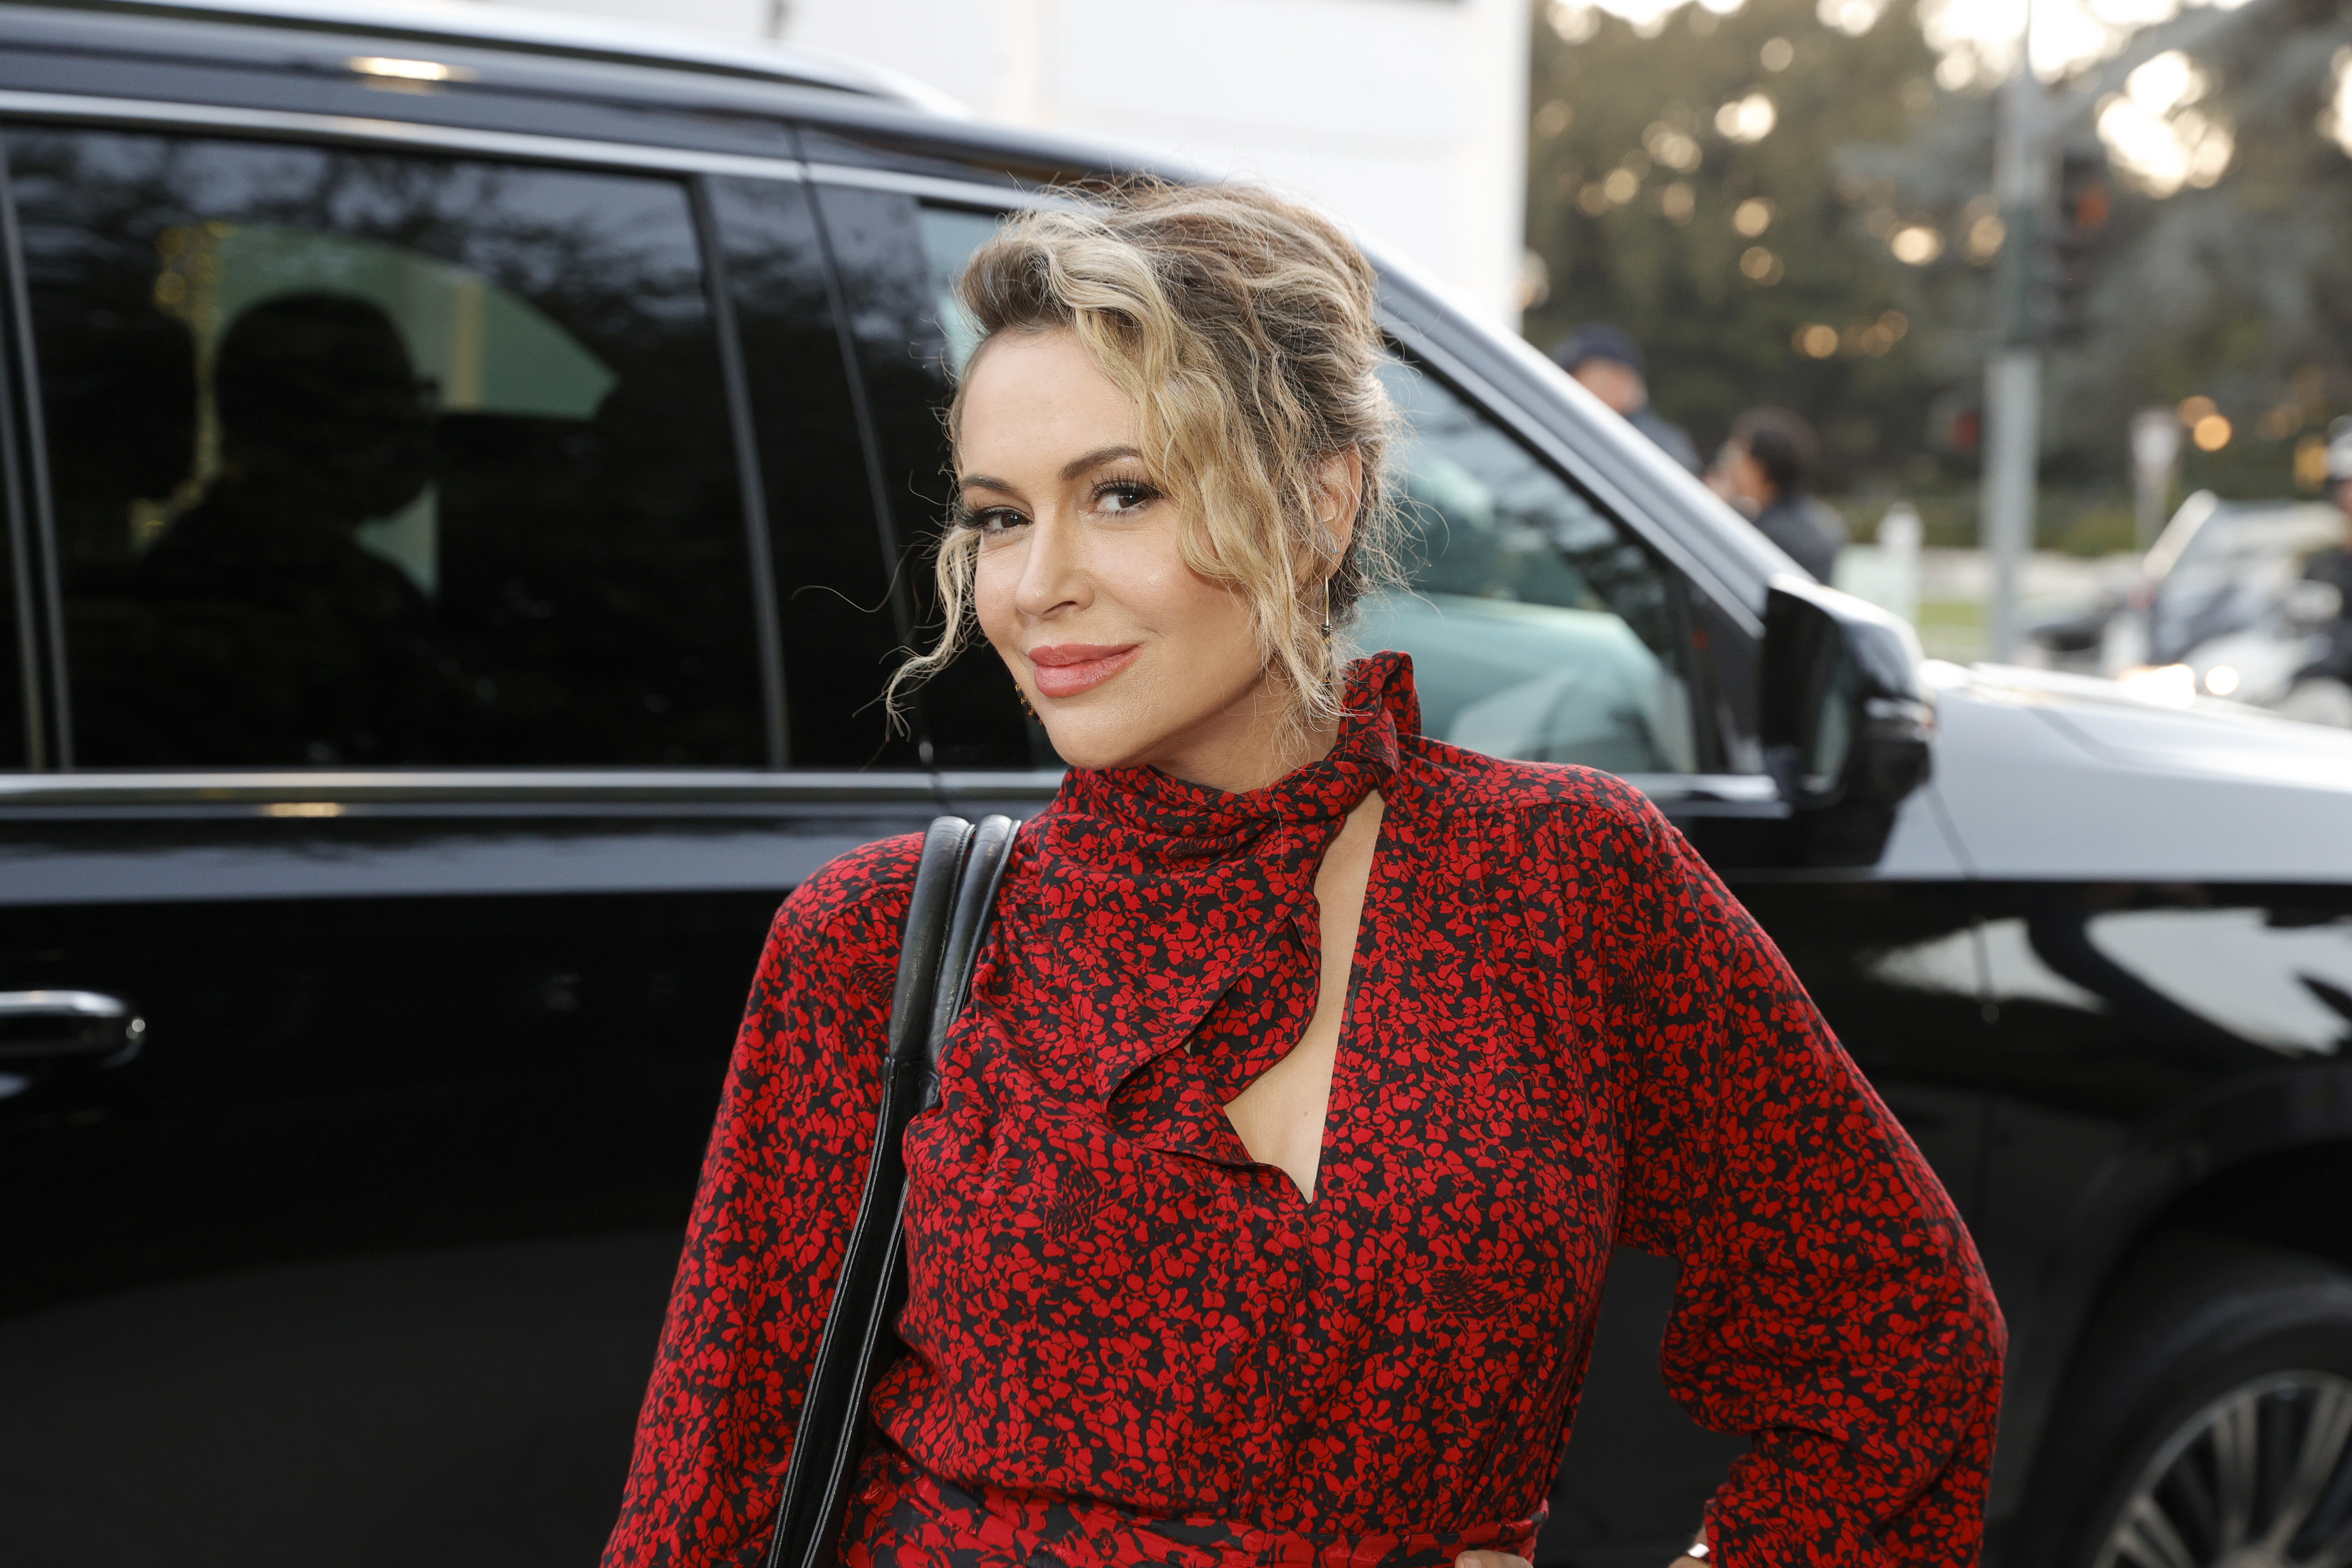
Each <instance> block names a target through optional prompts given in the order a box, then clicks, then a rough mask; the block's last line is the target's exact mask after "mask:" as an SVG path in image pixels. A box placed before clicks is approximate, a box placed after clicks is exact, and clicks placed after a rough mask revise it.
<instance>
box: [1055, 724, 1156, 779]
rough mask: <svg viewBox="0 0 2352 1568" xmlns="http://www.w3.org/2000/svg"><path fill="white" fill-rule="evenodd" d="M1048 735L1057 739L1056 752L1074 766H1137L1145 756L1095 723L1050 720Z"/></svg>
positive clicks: (1056, 754)
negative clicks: (1096, 726) (1055, 721)
mask: <svg viewBox="0 0 2352 1568" xmlns="http://www.w3.org/2000/svg"><path fill="white" fill-rule="evenodd" d="M1045 738H1046V739H1047V740H1049V741H1051V742H1053V743H1054V754H1055V756H1057V757H1059V758H1061V759H1062V761H1064V762H1066V763H1068V764H1069V765H1070V766H1072V767H1074V768H1128V767H1134V766H1136V765H1138V763H1139V761H1140V758H1141V755H1142V753H1141V752H1139V751H1138V750H1137V749H1136V748H1135V747H1134V746H1133V745H1132V744H1121V743H1120V742H1121V737H1119V736H1117V735H1106V734H1103V733H1102V732H1101V731H1098V730H1097V729H1096V728H1095V726H1093V725H1091V724H1076V723H1068V722H1065V723H1061V724H1055V723H1053V722H1051V721H1048V722H1047V723H1046V725H1045Z"/></svg>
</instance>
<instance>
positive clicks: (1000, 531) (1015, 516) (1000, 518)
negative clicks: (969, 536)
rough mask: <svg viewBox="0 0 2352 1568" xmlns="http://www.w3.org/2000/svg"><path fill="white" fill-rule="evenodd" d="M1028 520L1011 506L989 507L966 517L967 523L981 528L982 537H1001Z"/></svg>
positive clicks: (978, 528)
mask: <svg viewBox="0 0 2352 1568" xmlns="http://www.w3.org/2000/svg"><path fill="white" fill-rule="evenodd" d="M965 521H966V523H967V525H968V526H970V527H972V528H975V529H977V530H979V531H980V536H981V537H982V539H1001V538H1003V536H1004V535H1005V534H1007V533H1010V532H1011V531H1013V530H1014V529H1016V528H1019V527H1020V526H1021V525H1022V524H1024V523H1025V522H1027V521H1029V520H1028V519H1027V518H1025V517H1024V516H1022V515H1021V514H1020V513H1019V512H1017V511H1014V510H1013V509H1012V508H1011V507H1009V506H992V507H989V508H988V509H986V510H982V511H975V512H971V513H970V514H968V515H967V516H966V518H965Z"/></svg>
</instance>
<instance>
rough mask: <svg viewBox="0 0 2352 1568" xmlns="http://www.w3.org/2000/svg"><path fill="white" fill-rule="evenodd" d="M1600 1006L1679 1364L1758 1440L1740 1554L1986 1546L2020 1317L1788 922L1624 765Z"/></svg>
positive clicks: (1728, 1427) (1722, 1544)
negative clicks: (1745, 900) (1758, 907)
mask: <svg viewBox="0 0 2352 1568" xmlns="http://www.w3.org/2000/svg"><path fill="white" fill-rule="evenodd" d="M1615 794H1616V799H1615V801H1614V805H1613V809H1612V811H1611V812H1610V815H1611V816H1613V817H1614V819H1615V820H1614V821H1613V823H1612V824H1611V826H1608V827H1607V828H1605V829H1603V830H1601V831H1600V832H1598V833H1596V834H1591V835H1589V836H1587V837H1585V841H1584V843H1585V847H1584V849H1583V851H1582V854H1581V857H1580V858H1581V861H1582V867H1581V872H1580V876H1581V879H1583V880H1585V881H1586V883H1587V885H1588V886H1589V887H1591V888H1592V889H1607V891H1606V892H1605V893H1604V894H1603V897H1604V898H1605V899H1606V900H1607V901H1608V904H1609V908H1608V910H1607V912H1606V914H1605V915H1604V916H1603V918H1602V919H1601V921H1599V922H1598V925H1597V929H1596V930H1595V931H1594V935H1595V937H1596V939H1597V942H1596V946H1597V948H1598V949H1599V951H1598V953H1597V955H1596V960H1597V963H1598V965H1599V969H1600V973H1598V974H1597V975H1596V976H1595V978H1596V980H1597V981H1598V984H1597V985H1596V986H1595V987H1594V988H1593V989H1594V991H1595V993H1596V994H1595V995H1594V996H1593V1000H1592V1005H1593V1006H1595V1007H1596V1008H1598V1009H1599V1010H1600V1012H1601V1015H1602V1016H1601V1017H1600V1018H1599V1019H1597V1020H1595V1022H1596V1024H1597V1026H1599V1027H1600V1028H1601V1029H1602V1030H1603V1031H1605V1035H1606V1037H1608V1038H1610V1039H1612V1040H1613V1041H1615V1042H1618V1044H1619V1047H1620V1048H1621V1049H1622V1051H1623V1053H1624V1054H1623V1057H1622V1066H1621V1074H1620V1086H1619V1097H1620V1110H1619V1114H1620V1116H1621V1118H1622V1126H1623V1137H1624V1143H1625V1151H1626V1152H1625V1167H1624V1175H1623V1186H1622V1194H1621V1199H1620V1211H1619V1213H1620V1217H1619V1229H1618V1238H1619V1240H1620V1241H1622V1242H1623V1243H1624V1244H1626V1245H1628V1246H1632V1247H1639V1248H1641V1249H1643V1250H1645V1251H1650V1252H1655V1253H1659V1254H1663V1255H1665V1256H1668V1257H1672V1258H1677V1259H1679V1260H1680V1261H1681V1263H1682V1265H1683V1269H1682V1277H1681V1284H1680V1288H1679V1289H1678V1291H1677V1294H1676V1299H1675V1310H1674V1314H1673V1316H1672V1318H1671V1319H1670V1321H1669V1322H1668V1325H1667V1328H1666V1333H1665V1340H1664V1348H1663V1351H1662V1353H1661V1367H1662V1370H1663V1371H1664V1374H1665V1378H1666V1382H1667V1384H1668V1386H1669V1388H1670V1389H1671V1391H1672V1392H1673V1394H1674V1395H1675V1398H1676V1399H1677V1400H1679V1401H1680V1402H1681V1403H1682V1404H1683V1405H1684V1406H1685V1408H1687V1409H1688V1410H1689V1411H1690V1412H1691V1414H1692V1415H1693V1416H1694V1417H1695V1418H1696V1419H1697V1420H1698V1421H1699V1422H1701V1423H1702V1424H1704V1425H1706V1426H1711V1427H1714V1428H1716V1429H1717V1430H1720V1431H1726V1432H1736V1433H1746V1434H1748V1435H1750V1436H1752V1438H1753V1440H1754V1447H1753V1448H1752V1449H1751V1451H1750V1452H1749V1453H1748V1454H1747V1455H1745V1456H1743V1457H1742V1458H1740V1459H1739V1460H1738V1462H1737V1463H1736V1464H1735V1465H1734V1466H1733V1467H1732V1470H1731V1474H1730V1476H1729V1479H1727V1481H1726V1482H1725V1483H1724V1485H1723V1487H1722V1489H1720V1490H1719V1491H1718V1492H1717V1495H1716V1500H1715V1505H1714V1509H1713V1512H1712V1525H1711V1529H1712V1533H1713V1537H1714V1542H1715V1546H1716V1551H1717V1561H1719V1562H1721V1563H1725V1564H1727V1568H1761V1565H1764V1564H1773V1565H1775V1568H1778V1565H1781V1564H1799V1563H1802V1564H1831V1563H1836V1564H1841V1565H1850V1564H1856V1563H1918V1564H1930V1563H1932V1564H1939V1565H1941V1564H1952V1565H1960V1564H1968V1563H1974V1562H1975V1561H1976V1558H1977V1554H1978V1546H1979V1540H1980V1537H1981V1533H1982V1513H1983V1502H1984V1489H1985V1483H1986V1474H1987V1470H1988V1468H1989V1467H1990V1463H1991V1458H1992V1441H1993V1429H1994V1420H1995V1415H1996V1412H1997V1409H1998V1406H1999V1400H2000V1359H2001V1354H2002V1350H2003V1342H2004V1330H2003V1327H2002V1324H2001V1321H2000V1310H1999V1309H1998V1308H1997V1307H1996V1306H1995V1304H1994V1302H1993V1299H1992V1294H1991V1290H1990V1287H1989V1286H1988V1285H1987V1283H1986V1280H1985V1277H1984V1271H1983V1268H1982V1266H1981V1264H1980V1263H1979V1261H1978V1258H1977V1255H1976V1248H1975V1246H1974V1244H1973V1243H1972V1242H1971V1241H1970V1240H1969V1235H1968V1231H1967V1229H1966V1228H1965V1227H1964V1226H1962V1224H1961V1222H1960V1219H1959V1216H1958V1214H1957V1213H1956V1212H1955V1211H1954V1210H1953V1207H1952V1205H1951V1201H1950V1199H1949V1198H1948V1196H1947V1195H1946V1194H1945V1192H1944V1190H1943V1187H1942V1186H1941V1184H1938V1183H1937V1180H1936V1178H1935V1176H1934V1175H1933V1174H1932V1173H1930V1172H1929V1171H1928V1169H1927V1164H1926V1163H1925V1162H1924V1161H1923V1160H1922V1159H1921V1158H1920V1156H1919V1153H1918V1151H1917V1150H1916V1148H1915V1147H1914V1146H1913V1144H1912V1142H1911V1140H1910V1138H1909V1137H1908V1136H1907V1135H1906V1133H1905V1132H1904V1131H1903V1130H1902V1128H1901V1126H1900V1125H1899V1124H1898V1123H1897V1122H1896V1121H1895V1119H1894V1118H1893V1116H1892V1115H1890V1114H1889V1113H1888V1111H1887V1110H1886V1108H1885V1105H1884V1104H1882V1103H1881V1102H1880V1100H1879V1099H1878V1097H1877V1095H1876V1094H1875V1093H1874V1092H1873V1091H1872V1089H1871V1088H1870V1086H1869V1084H1868V1083H1867V1082H1866V1081H1865V1080H1864V1079H1863V1077H1862V1075H1861V1074H1860V1072H1859V1071H1858V1070H1857V1069H1856V1068H1854V1066H1853V1062H1852V1061H1851V1060H1850V1059H1849V1058H1847V1056H1846V1054H1845V1052H1844V1051H1843V1049H1842V1048H1841V1047H1839V1045H1838V1043H1837V1041H1836V1039H1835V1038H1834V1037H1832V1035H1831V1033H1830V1030H1829V1027H1828V1026H1827V1025H1826V1024H1825V1023H1824V1022H1823V1021H1822V1016H1821V1015H1820V1013H1819V1012H1818V1011H1817V1010H1816V1009H1815V1007H1814V1006H1813V1004H1812V1002H1811V999H1810V998H1809V997H1808V996H1807V995H1806V994H1805V992H1804V990H1803V988H1802V986H1801V985H1800V984H1798V981H1797V979H1796V976H1795V975H1794V974H1793V973H1790V969H1789V967H1788V964H1787V963H1786V962H1785V961H1784V960H1783V959H1782V958H1781V956H1780V952H1779V951H1778V949H1776V948H1775V947H1774V946H1773V944H1772V942H1771V941H1770V939H1769V938H1768V937H1767V936H1766V935H1765V934H1764V933H1763V931H1761V930H1760V929H1759V927H1758V926H1757V925H1756V923H1755V921H1753V920H1752V919H1750V918H1749V916H1748V912H1747V911H1746V910H1744V909H1742V908H1741V907H1740V906H1739V904H1738V901H1737V900H1734V899H1733V898H1732V897H1731V895H1730V894H1729V893H1728V892H1727V891H1726V890H1725V889H1724V888H1723V886H1722V884H1721V883H1720V882H1718V881H1717V879H1716V878H1715V876H1714V874H1713V873H1712V872H1711V871H1710V870H1708V869H1707V868H1706V865H1705V864H1704V863H1703V862H1701V861H1700V860H1699V858H1698V857H1697V856H1696V854H1695V853H1693V852H1692V850H1691V848H1690V847H1689V846H1688V845H1687V844H1686V843H1685V841H1684V840H1683V837H1682V835H1681V834H1680V833H1678V832H1676V831H1675V829H1674V828H1673V827H1672V826H1668V825H1667V824H1666V823H1665V821H1664V819H1663V818H1661V817H1660V816H1658V815H1657V812H1656V810H1655V808H1654V807H1653V806H1651V805H1649V803H1648V802H1647V801H1645V800H1643V799H1642V798H1641V797H1639V796H1638V795H1634V794H1633V791H1631V790H1630V789H1625V788H1623V787H1622V786H1618V787H1617V790H1616V791H1615Z"/></svg>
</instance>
